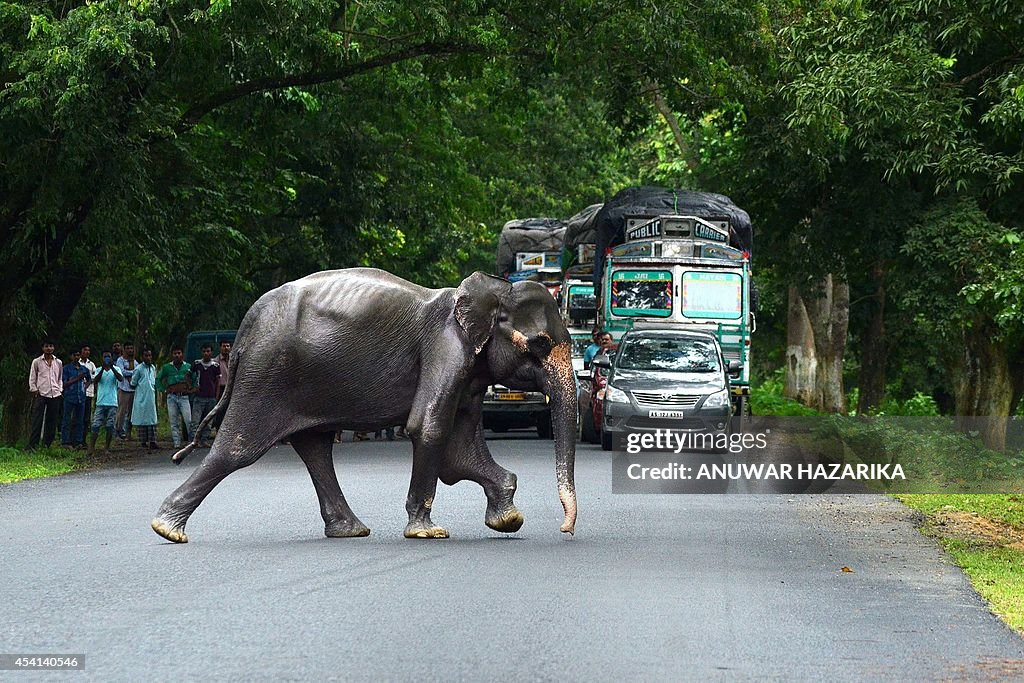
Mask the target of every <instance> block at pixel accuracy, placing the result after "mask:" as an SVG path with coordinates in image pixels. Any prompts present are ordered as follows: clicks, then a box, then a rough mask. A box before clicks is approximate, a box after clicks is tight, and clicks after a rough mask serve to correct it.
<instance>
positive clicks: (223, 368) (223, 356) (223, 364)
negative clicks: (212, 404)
mask: <svg viewBox="0 0 1024 683" xmlns="http://www.w3.org/2000/svg"><path fill="white" fill-rule="evenodd" d="M230 359H231V342H229V341H222V342H221V343H220V358H218V359H217V365H219V366H220V377H218V378H217V398H218V399H219V398H220V397H221V394H223V393H224V388H225V387H227V385H228V360H230Z"/></svg>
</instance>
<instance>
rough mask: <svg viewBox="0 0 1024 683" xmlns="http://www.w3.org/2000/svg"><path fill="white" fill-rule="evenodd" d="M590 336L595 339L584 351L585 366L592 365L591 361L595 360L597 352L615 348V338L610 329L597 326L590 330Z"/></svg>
mask: <svg viewBox="0 0 1024 683" xmlns="http://www.w3.org/2000/svg"><path fill="white" fill-rule="evenodd" d="M590 338H591V339H592V340H593V343H592V344H591V345H590V346H588V347H587V348H586V350H585V351H584V352H583V367H584V368H589V367H590V363H591V361H593V360H594V357H595V356H597V354H599V353H601V352H602V351H608V350H610V349H613V348H615V340H614V339H612V333H611V332H609V331H608V330H603V329H601V328H600V327H595V328H594V329H593V330H591V331H590Z"/></svg>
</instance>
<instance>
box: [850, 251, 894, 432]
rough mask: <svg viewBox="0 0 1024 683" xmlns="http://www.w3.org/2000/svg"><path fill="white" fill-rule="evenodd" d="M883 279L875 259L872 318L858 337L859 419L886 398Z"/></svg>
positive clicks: (869, 302) (879, 260)
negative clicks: (859, 338)
mask: <svg viewBox="0 0 1024 683" xmlns="http://www.w3.org/2000/svg"><path fill="white" fill-rule="evenodd" d="M885 275H886V273H885V264H884V263H883V261H882V259H878V260H877V261H875V264H874V266H873V267H872V269H871V279H872V281H873V282H874V285H875V293H874V295H873V296H872V297H871V298H870V299H868V305H869V306H870V307H871V317H870V318H869V320H868V325H867V328H866V329H865V330H864V333H863V334H862V335H861V344H860V376H859V378H858V386H859V394H858V398H857V414H858V415H867V414H868V413H869V412H870V411H871V409H872V408H877V407H878V406H879V405H881V403H882V399H883V398H884V397H885V371H886V363H887V361H888V354H887V349H886V347H885Z"/></svg>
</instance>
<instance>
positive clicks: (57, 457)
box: [0, 447, 85, 484]
mask: <svg viewBox="0 0 1024 683" xmlns="http://www.w3.org/2000/svg"><path fill="white" fill-rule="evenodd" d="M84 459H85V455H84V451H69V450H67V449H64V448H39V449H36V450H31V451H23V450H21V449H18V448H12V447H0V484H10V483H12V482H15V481H21V480H22V479H38V478H40V477H51V476H53V475H55V474H65V473H67V472H71V471H73V470H76V469H79V468H80V467H82V466H83V462H84Z"/></svg>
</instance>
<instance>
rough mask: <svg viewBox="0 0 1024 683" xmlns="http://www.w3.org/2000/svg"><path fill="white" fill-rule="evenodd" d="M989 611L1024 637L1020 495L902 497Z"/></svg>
mask: <svg viewBox="0 0 1024 683" xmlns="http://www.w3.org/2000/svg"><path fill="white" fill-rule="evenodd" d="M897 498H898V499H899V500H901V501H902V502H903V503H904V504H906V505H908V506H910V507H912V508H914V509H915V510H919V511H920V512H922V513H924V515H925V519H926V521H925V523H924V525H923V526H922V531H924V533H926V534H928V535H929V536H933V537H934V538H936V539H938V541H939V542H940V543H941V544H942V546H943V547H944V548H945V549H946V551H947V552H948V553H949V554H950V555H951V556H952V557H953V560H954V561H955V562H956V563H957V564H958V565H959V566H960V567H962V568H963V570H964V572H966V574H967V576H968V577H970V579H971V583H972V584H973V585H974V588H975V590H977V591H978V593H980V594H981V596H982V597H983V598H985V600H987V601H988V603H989V605H990V606H991V608H992V611H993V612H995V613H996V614H998V615H999V616H1000V617H1001V618H1002V619H1003V620H1004V621H1005V622H1006V623H1007V624H1009V625H1010V626H1011V627H1012V628H1014V629H1016V630H1017V631H1019V632H1021V633H1022V634H1024V496H1020V495H1016V494H1014V495H996V494H991V495H946V494H942V495H904V496H897Z"/></svg>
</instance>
